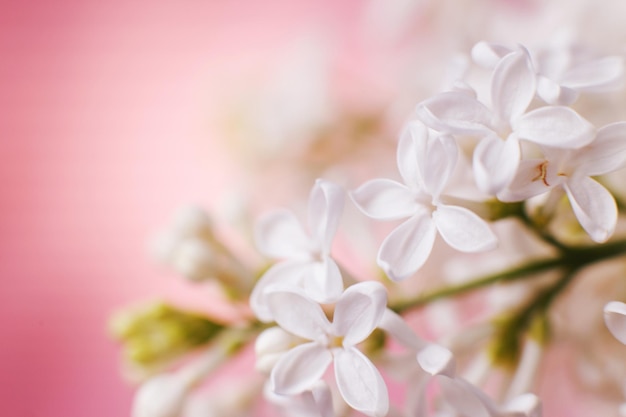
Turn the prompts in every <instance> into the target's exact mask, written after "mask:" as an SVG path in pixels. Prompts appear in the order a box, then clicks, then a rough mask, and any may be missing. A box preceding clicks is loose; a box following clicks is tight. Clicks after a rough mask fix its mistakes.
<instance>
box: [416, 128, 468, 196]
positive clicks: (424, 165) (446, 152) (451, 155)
mask: <svg viewBox="0 0 626 417" xmlns="http://www.w3.org/2000/svg"><path fill="white" fill-rule="evenodd" d="M418 149H419V148H418ZM457 158H458V146H457V144H456V140H455V139H454V138H453V137H452V136H450V135H439V136H436V137H434V138H430V139H428V141H427V142H426V146H425V147H424V148H423V149H422V152H421V153H418V166H419V168H420V174H421V177H422V180H423V181H424V188H425V189H426V191H427V192H428V193H429V194H430V195H432V196H433V197H434V198H438V197H439V195H440V194H441V192H442V191H443V188H444V187H445V185H446V184H447V183H448V179H449V178H450V176H451V175H452V172H453V171H454V167H455V166H456V161H457Z"/></svg>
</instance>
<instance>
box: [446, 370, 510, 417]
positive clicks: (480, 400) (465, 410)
mask: <svg viewBox="0 0 626 417" xmlns="http://www.w3.org/2000/svg"><path fill="white" fill-rule="evenodd" d="M436 378H437V380H438V381H439V385H440V386H441V392H442V394H443V396H444V398H445V400H446V403H447V404H449V405H450V406H451V407H452V408H454V409H455V410H456V411H457V412H459V413H461V414H462V415H467V416H472V417H499V415H500V414H499V413H498V411H497V410H496V408H495V405H494V404H493V401H491V400H490V399H489V398H488V397H487V396H485V394H483V393H482V391H480V390H479V389H478V388H476V387H475V386H473V385H472V384H470V383H469V382H467V381H465V380H463V379H460V378H454V379H453V378H449V377H447V376H442V375H438V376H437V377H436Z"/></svg>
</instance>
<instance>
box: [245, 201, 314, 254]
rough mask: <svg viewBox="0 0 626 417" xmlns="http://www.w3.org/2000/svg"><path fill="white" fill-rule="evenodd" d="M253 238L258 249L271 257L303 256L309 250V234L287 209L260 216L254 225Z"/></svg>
mask: <svg viewBox="0 0 626 417" xmlns="http://www.w3.org/2000/svg"><path fill="white" fill-rule="evenodd" d="M255 238H256V245H257V248H258V249H259V251H260V252H261V253H263V254H264V255H266V256H270V257H272V258H278V259H285V258H294V257H303V256H306V255H307V254H308V253H309V251H310V250H311V243H310V238H309V236H308V235H307V234H306V232H305V231H304V229H303V228H302V225H301V224H300V222H299V221H298V219H297V218H296V216H295V215H294V214H293V213H292V212H290V211H288V210H276V211H274V212H271V213H268V214H266V215H264V216H262V217H261V218H260V219H259V221H258V222H257V225H256V229H255Z"/></svg>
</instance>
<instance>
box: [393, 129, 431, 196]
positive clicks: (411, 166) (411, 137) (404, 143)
mask: <svg viewBox="0 0 626 417" xmlns="http://www.w3.org/2000/svg"><path fill="white" fill-rule="evenodd" d="M427 140H428V129H427V128H426V126H424V124H423V123H421V122H418V121H415V122H411V123H409V124H408V125H407V126H406V128H405V129H404V131H403V132H402V135H400V140H399V141H398V151H397V152H396V160H397V164H398V170H399V171H400V175H401V176H402V180H403V181H404V183H405V184H406V185H407V186H408V187H409V189H412V190H417V189H420V188H421V187H422V183H421V177H420V174H419V169H418V166H417V148H418V147H419V146H423V144H425V143H426V141H427Z"/></svg>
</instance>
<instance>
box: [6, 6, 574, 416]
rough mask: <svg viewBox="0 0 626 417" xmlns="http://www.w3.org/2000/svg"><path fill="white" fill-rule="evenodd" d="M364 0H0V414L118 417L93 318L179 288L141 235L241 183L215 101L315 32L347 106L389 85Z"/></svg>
mask: <svg viewBox="0 0 626 417" xmlns="http://www.w3.org/2000/svg"><path fill="white" fill-rule="evenodd" d="M296 3H297V5H296ZM497 3H498V2H496V1H494V4H497ZM501 3H502V4H505V3H506V4H510V5H514V4H515V3H520V4H523V3H525V2H523V1H520V2H514V1H502V2H501ZM363 4H364V2H363V1H362V0H341V1H336V0H335V1H333V0H316V1H297V2H293V1H290V0H263V1H253V0H233V1H227V0H204V1H200V0H177V1H174V0H170V1H158V0H155V1H148V0H130V1H129V0H110V1H95V0H94V1H87V0H82V1H81V0H66V1H63V2H60V1H59V2H53V1H45V0H40V1H18V0H13V1H6V0H5V1H3V0H0V277H1V279H2V289H1V290H0V332H1V333H0V334H1V335H2V336H1V337H0V407H1V410H2V411H1V414H2V415H3V416H16V417H17V416H19V417H27V416H28V417H67V416H89V417H112V416H127V415H129V410H130V404H131V399H132V392H133V389H132V388H131V387H130V386H129V385H128V384H127V383H125V382H124V381H123V379H122V377H121V374H120V372H119V348H118V347H117V346H116V345H115V343H114V342H113V341H111V339H110V338H109V337H108V335H107V332H106V321H107V318H108V317H109V315H110V314H111V312H112V311H113V310H114V309H115V308H117V307H120V306H123V305H126V304H128V303H131V302H134V301H136V300H140V299H146V298H151V297H153V296H155V295H160V294H172V293H176V292H178V291H180V290H181V288H180V285H179V284H178V281H177V280H176V278H175V277H174V276H173V275H172V274H170V273H167V272H164V271H163V270H161V269H159V268H157V267H155V266H154V264H153V263H152V261H151V260H150V259H149V257H148V256H147V253H146V252H147V251H146V243H147V240H148V238H149V236H151V234H152V233H153V232H154V231H155V230H156V229H158V228H160V227H161V226H162V225H163V224H164V223H165V222H166V221H167V220H168V219H169V217H170V215H171V214H172V213H173V212H174V211H175V210H176V209H177V208H178V207H180V206H181V205H184V204H186V203H190V202H196V203H200V204H203V205H205V206H207V207H210V206H212V205H215V204H216V203H217V202H218V201H219V200H220V198H221V197H222V196H223V195H224V194H225V193H226V192H227V191H228V189H229V186H231V185H232V184H234V183H236V182H237V181H241V178H242V174H241V171H242V169H241V168H242V167H241V166H240V165H238V164H240V162H238V161H236V160H234V158H233V157H232V155H231V154H230V153H228V152H227V151H226V150H225V146H224V142H223V141H222V140H221V139H222V138H220V137H219V136H217V133H216V131H215V129H212V128H211V122H210V120H211V115H214V114H215V112H216V111H218V110H219V109H218V108H217V107H216V106H217V105H218V103H219V100H216V97H218V98H219V97H220V94H223V93H224V90H228V87H229V86H230V85H234V86H236V85H237V76H238V74H239V73H240V72H242V70H244V69H245V70H246V71H250V69H251V68H252V69H254V68H256V67H257V66H258V67H259V68H261V67H264V66H267V65H268V62H271V61H272V59H273V58H274V57H275V56H277V55H278V54H279V53H278V51H280V50H281V48H284V47H285V46H287V45H288V43H289V42H290V41H291V40H292V39H293V38H294V36H295V35H297V34H299V33H306V31H307V30H309V29H314V30H318V31H319V29H320V28H321V29H322V31H323V32H325V33H327V34H329V35H330V36H331V39H333V40H334V41H336V42H340V43H341V45H340V47H339V48H338V50H340V51H343V54H342V55H341V56H338V57H333V59H337V60H338V61H339V64H338V66H339V67H341V68H350V69H351V71H352V72H350V71H348V72H345V73H344V74H343V75H344V76H345V77H346V79H349V80H351V83H341V87H342V88H346V89H347V90H350V91H348V93H347V94H348V95H350V94H353V95H354V97H356V100H355V101H356V102H360V100H362V99H363V94H364V95H367V94H370V95H372V92H373V90H374V89H375V88H374V84H375V83H377V84H376V89H377V90H378V92H383V93H381V96H384V95H385V94H389V93H391V94H393V89H394V88H401V87H402V85H400V86H398V85H395V84H394V82H398V80H397V79H395V78H394V77H393V76H391V77H389V76H384V74H385V70H388V71H389V70H391V73H393V68H392V67H393V66H394V63H393V62H390V61H389V60H388V59H386V58H385V57H384V55H385V52H386V51H384V50H383V51H380V50H379V51H371V50H369V49H368V50H367V53H366V52H365V48H362V47H363V45H364V44H360V46H361V49H359V42H358V41H356V38H357V37H358V35H359V34H358V27H359V24H360V23H361V22H360V19H361V18H362V5H363ZM422 23H424V22H422ZM421 40H422V41H423V45H422V47H424V45H427V44H428V42H427V40H426V39H421ZM367 46H369V45H367ZM379 46H380V45H379ZM410 48H413V45H411V46H410V47H407V49H410ZM418 48H419V47H418ZM381 49H382V48H381ZM377 53H379V54H380V55H379V56H377V58H374V59H372V60H371V61H370V62H368V63H367V65H360V64H359V60H360V59H363V58H364V56H365V55H368V54H371V55H369V57H370V58H371V57H374V56H375V55H376V54H377ZM427 69H428V68H427V67H425V68H424V70H427ZM356 73H358V75H359V76H358V77H355V76H354V74H356ZM381 74H383V75H382V76H381ZM359 77H360V78H359ZM355 80H357V81H355ZM562 378H563V379H565V378H566V376H565V375H564V376H563V377H562ZM558 388H559V389H560V390H562V391H563V393H562V397H563V398H569V397H572V396H574V395H577V394H578V393H572V392H570V391H567V387H566V386H564V387H563V388H561V386H560V385H559V386H558ZM554 405H555V403H554V402H553V403H552V405H551V407H554ZM556 405H558V404H556ZM546 411H548V408H547V409H546ZM550 411H552V409H550ZM546 414H550V413H546Z"/></svg>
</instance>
